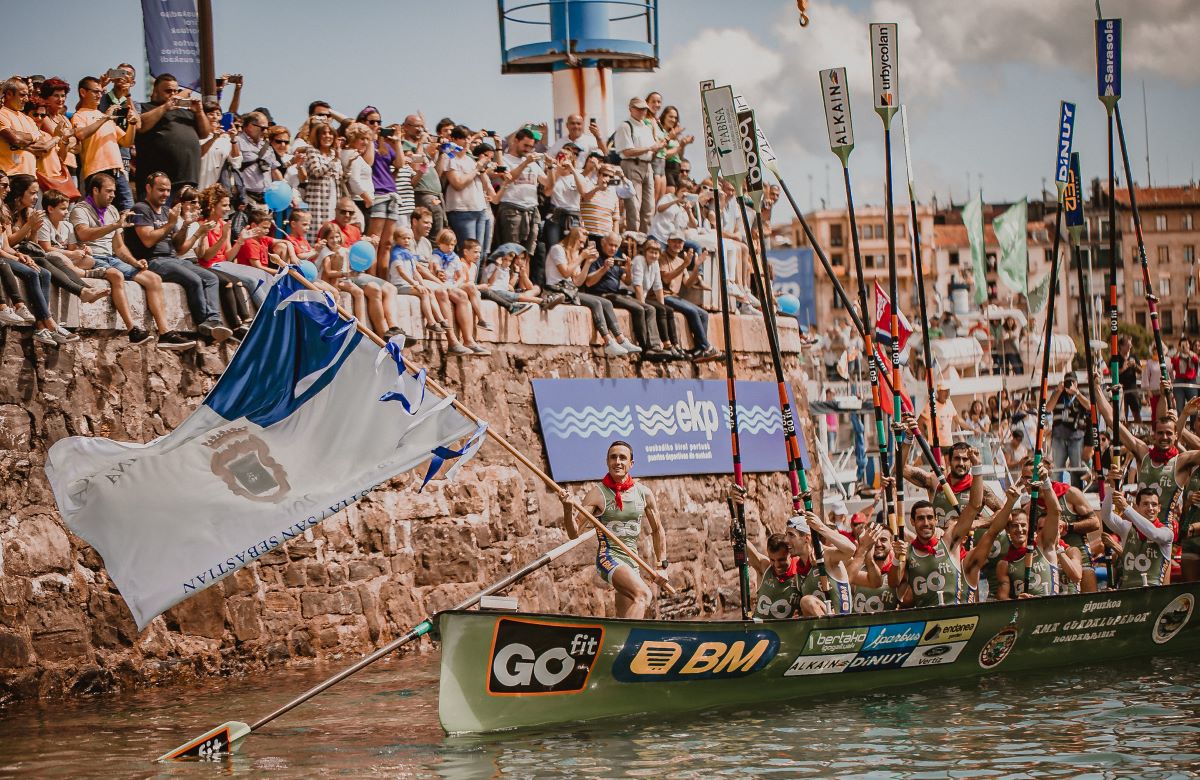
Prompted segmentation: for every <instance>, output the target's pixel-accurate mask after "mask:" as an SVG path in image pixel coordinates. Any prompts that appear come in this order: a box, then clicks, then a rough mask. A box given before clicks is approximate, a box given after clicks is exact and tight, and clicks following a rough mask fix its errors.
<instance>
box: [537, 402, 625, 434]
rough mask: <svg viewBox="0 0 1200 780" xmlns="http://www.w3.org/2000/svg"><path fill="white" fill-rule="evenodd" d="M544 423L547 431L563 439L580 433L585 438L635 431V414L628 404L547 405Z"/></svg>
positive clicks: (543, 413) (542, 418) (543, 414)
mask: <svg viewBox="0 0 1200 780" xmlns="http://www.w3.org/2000/svg"><path fill="white" fill-rule="evenodd" d="M541 420H542V427H543V429H544V430H545V431H546V433H548V434H551V435H553V436H555V437H557V438H559V439H567V438H570V437H572V436H576V437H579V438H582V439H586V438H589V437H591V436H606V437H607V436H612V435H613V434H620V435H621V436H628V435H630V434H631V433H633V416H632V415H631V414H630V413H629V407H628V406H604V407H601V408H599V409H597V408H596V407H594V406H584V407H581V408H579V409H576V408H575V407H573V406H564V407H563V408H562V409H557V410H555V409H546V410H544V411H542V413H541Z"/></svg>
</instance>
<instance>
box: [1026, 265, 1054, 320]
mask: <svg viewBox="0 0 1200 780" xmlns="http://www.w3.org/2000/svg"><path fill="white" fill-rule="evenodd" d="M1049 297H1050V274H1043V276H1042V278H1041V279H1039V280H1038V281H1037V282H1035V283H1034V284H1033V286H1032V287H1030V288H1029V293H1028V295H1026V296H1025V299H1026V300H1027V301H1029V313H1030V314H1040V313H1041V311H1042V309H1044V308H1046V299H1047V298H1049Z"/></svg>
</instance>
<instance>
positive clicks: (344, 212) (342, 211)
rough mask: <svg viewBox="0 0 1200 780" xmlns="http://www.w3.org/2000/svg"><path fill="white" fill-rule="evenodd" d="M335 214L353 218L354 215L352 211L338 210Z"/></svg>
mask: <svg viewBox="0 0 1200 780" xmlns="http://www.w3.org/2000/svg"><path fill="white" fill-rule="evenodd" d="M337 213H339V214H345V215H346V216H353V215H354V209H338V210H337Z"/></svg>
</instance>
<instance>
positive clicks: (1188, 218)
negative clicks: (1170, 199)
mask: <svg viewBox="0 0 1200 780" xmlns="http://www.w3.org/2000/svg"><path fill="white" fill-rule="evenodd" d="M1183 229H1184V230H1192V215H1191V213H1188V214H1184V215H1183Z"/></svg>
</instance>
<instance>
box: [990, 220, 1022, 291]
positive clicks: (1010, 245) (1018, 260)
mask: <svg viewBox="0 0 1200 780" xmlns="http://www.w3.org/2000/svg"><path fill="white" fill-rule="evenodd" d="M1027 205H1028V204H1027V202H1026V200H1025V198H1021V199H1020V200H1019V201H1017V202H1016V203H1014V204H1013V205H1012V207H1011V208H1010V209H1009V210H1008V211H1006V212H1004V213H1003V214H1001V215H1000V216H998V217H996V218H995V219H993V220H992V229H993V230H995V231H996V241H997V242H998V243H999V244H1000V262H999V263H998V264H997V265H996V276H997V278H999V280H1000V281H1001V282H1002V283H1003V284H1004V286H1005V287H1007V288H1008V289H1010V290H1012V291H1013V292H1015V293H1018V294H1020V295H1025V294H1026V284H1027V281H1028V280H1027V278H1026V275H1027V274H1028V272H1029V245H1028V243H1027V241H1026V233H1025V229H1026V228H1025V225H1026V217H1027V215H1026V210H1027V208H1026V207H1027Z"/></svg>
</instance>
